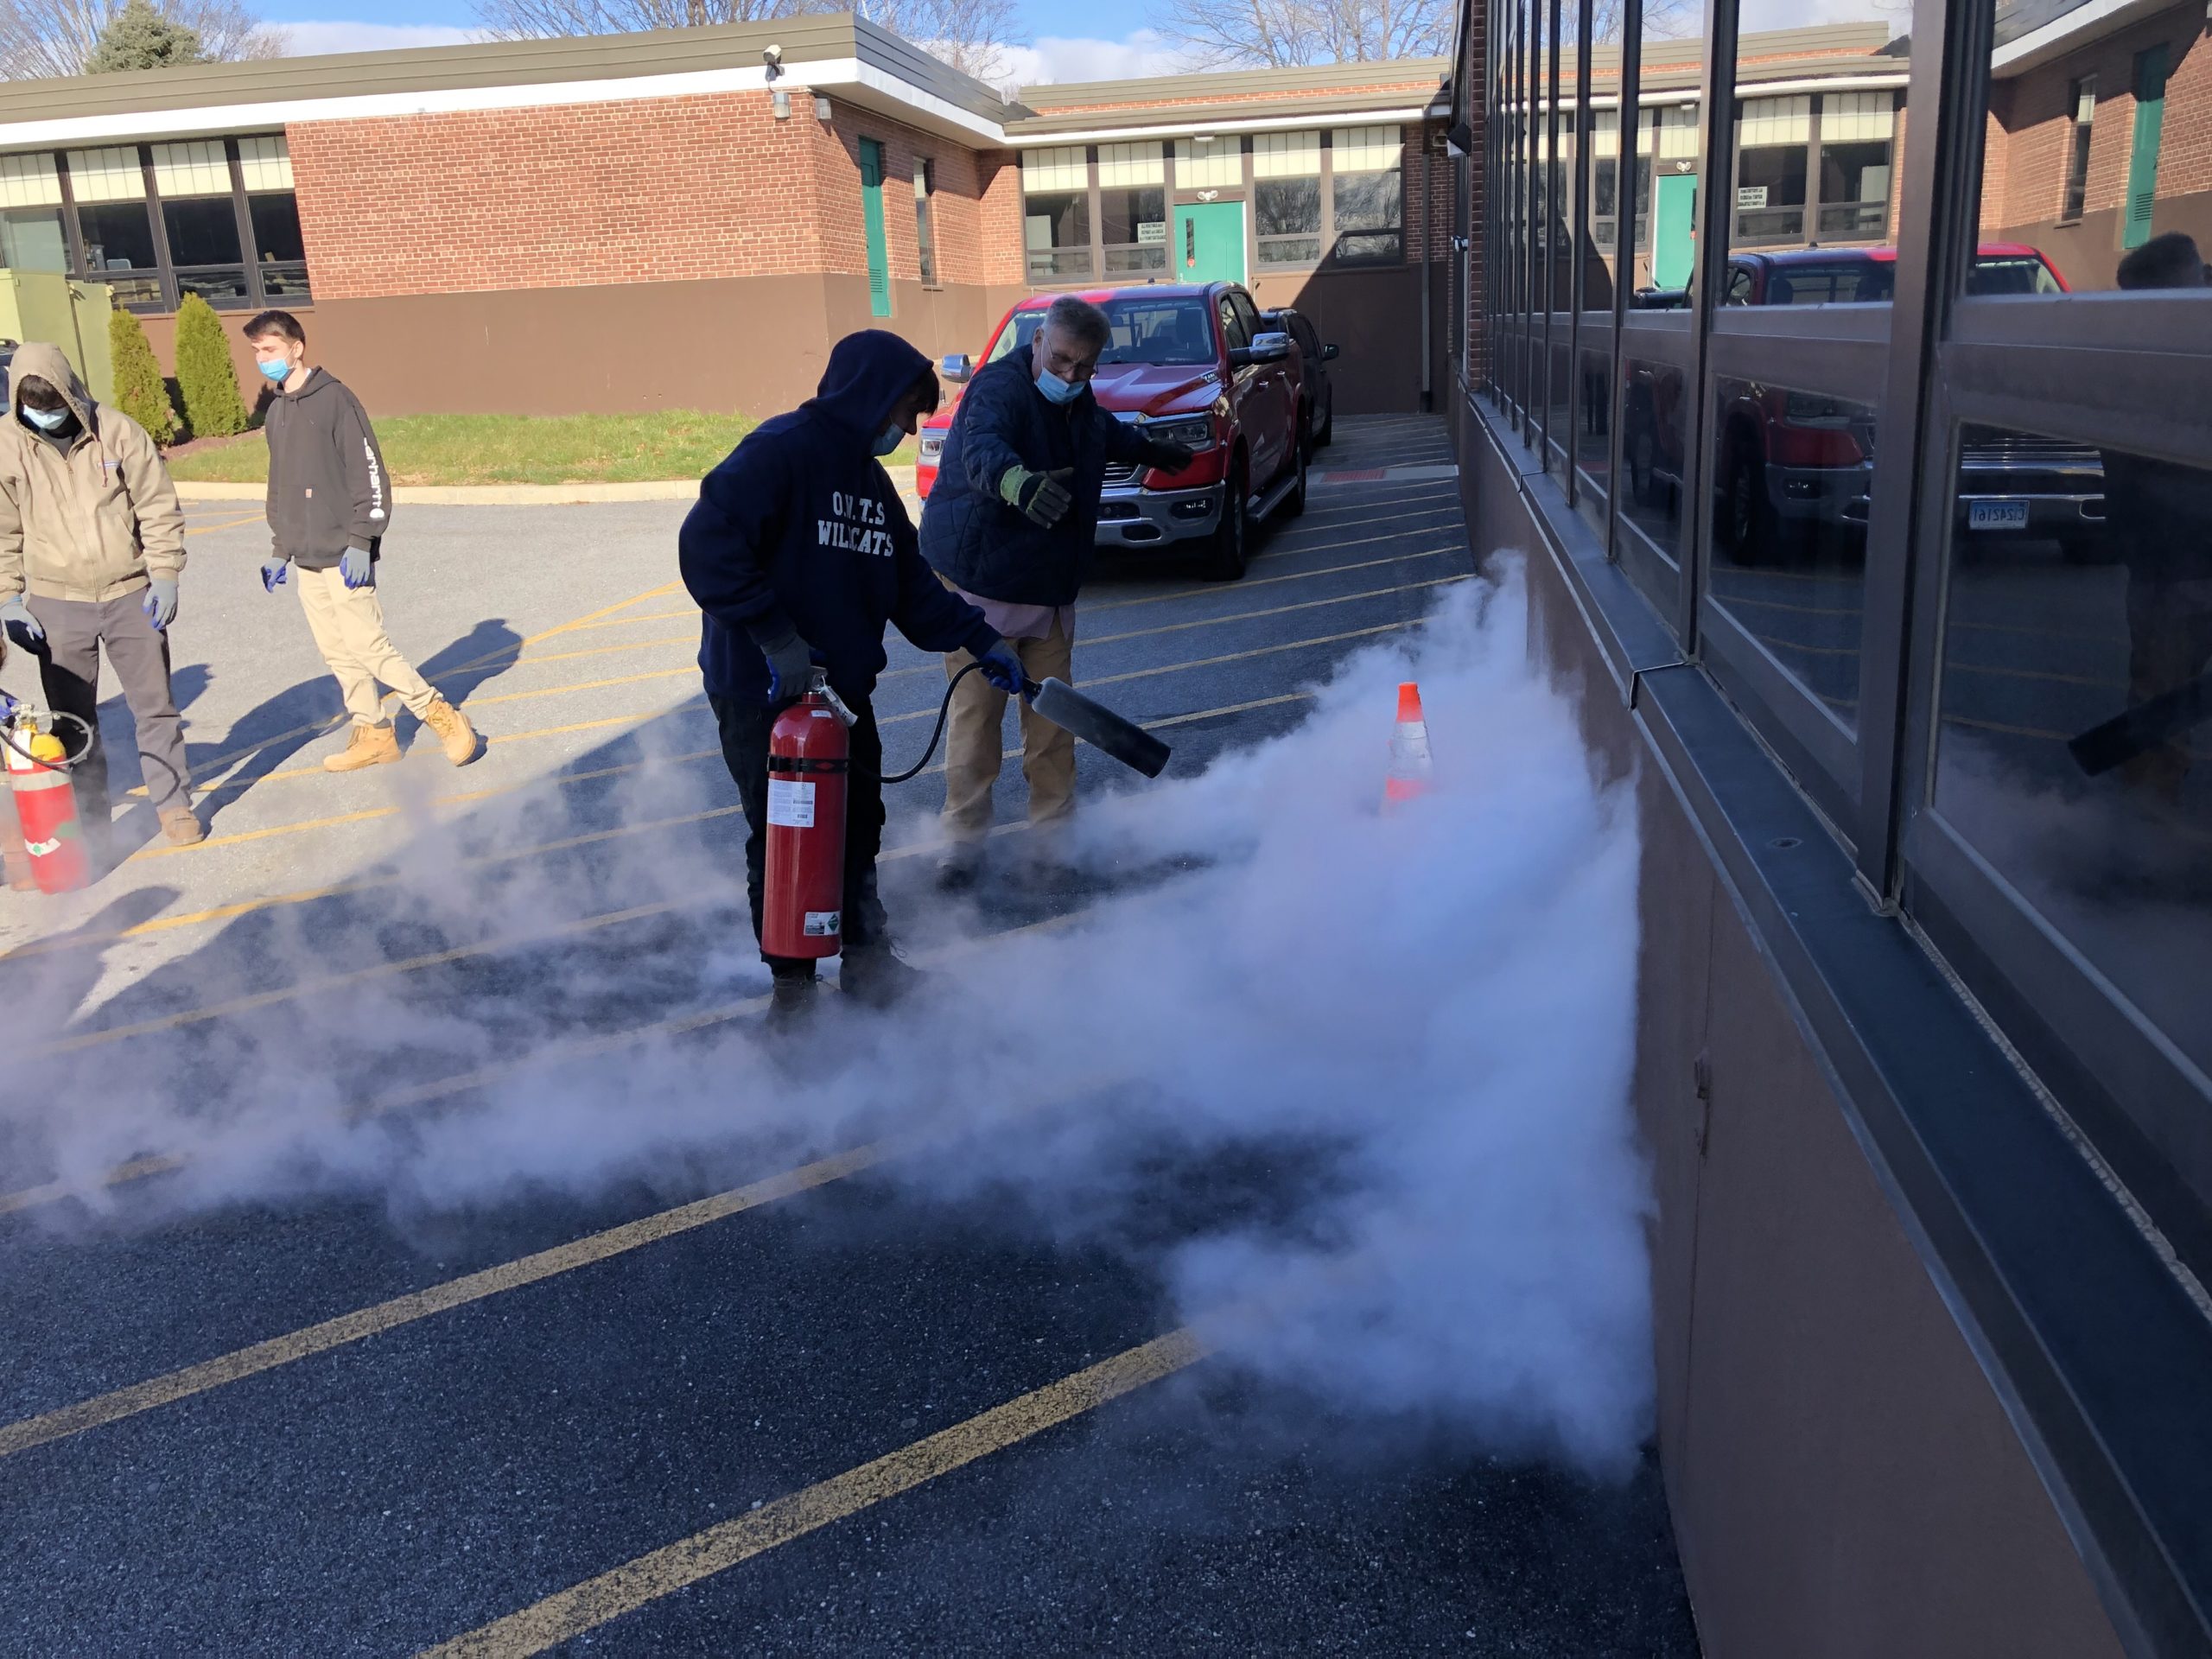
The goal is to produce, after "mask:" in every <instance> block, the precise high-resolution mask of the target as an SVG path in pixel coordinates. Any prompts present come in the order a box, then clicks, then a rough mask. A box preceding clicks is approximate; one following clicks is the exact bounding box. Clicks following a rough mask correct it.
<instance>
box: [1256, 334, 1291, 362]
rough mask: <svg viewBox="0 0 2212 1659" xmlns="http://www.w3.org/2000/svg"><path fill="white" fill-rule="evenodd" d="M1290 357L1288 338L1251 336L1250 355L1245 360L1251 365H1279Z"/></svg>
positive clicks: (1285, 335) (1264, 335) (1278, 335)
mask: <svg viewBox="0 0 2212 1659" xmlns="http://www.w3.org/2000/svg"><path fill="white" fill-rule="evenodd" d="M1289 355H1290V336H1289V335H1288V334H1255V335H1253V336H1252V346H1251V354H1250V356H1249V358H1248V359H1246V360H1247V361H1249V362H1253V363H1280V362H1281V361H1282V360H1283V359H1285V358H1287V357H1288V356H1289Z"/></svg>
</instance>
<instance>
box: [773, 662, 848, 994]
mask: <svg viewBox="0 0 2212 1659" xmlns="http://www.w3.org/2000/svg"><path fill="white" fill-rule="evenodd" d="M851 753H852V747H851V741H850V740H849V738H848V736H847V735H846V731H845V721H844V717H843V715H842V711H841V709H839V707H838V706H837V702H836V698H835V697H833V696H831V695H830V693H829V683H828V680H827V678H826V677H825V676H824V675H823V671H821V670H820V669H817V670H815V671H814V677H813V680H812V682H811V683H810V684H809V685H808V687H807V690H806V695H805V696H803V697H801V698H800V699H799V700H798V702H795V703H793V704H792V705H791V707H790V708H788V709H785V710H784V712H783V713H782V714H781V715H779V716H777V719H776V723H775V726H774V727H773V728H772V729H771V731H770V732H769V734H768V845H767V849H766V850H767V857H766V872H765V875H764V878H763V880H764V884H765V885H764V887H763V890H762V892H761V895H760V949H761V951H762V953H763V954H764V955H766V956H771V957H797V958H819V957H834V956H836V954H837V952H838V950H840V949H841V948H842V945H843V944H844V893H845V780H846V774H847V772H848V769H849V766H850V763H851Z"/></svg>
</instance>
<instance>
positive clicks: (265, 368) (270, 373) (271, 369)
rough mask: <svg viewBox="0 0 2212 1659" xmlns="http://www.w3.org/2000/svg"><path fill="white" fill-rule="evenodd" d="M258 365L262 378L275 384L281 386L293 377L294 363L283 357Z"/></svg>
mask: <svg viewBox="0 0 2212 1659" xmlns="http://www.w3.org/2000/svg"><path fill="white" fill-rule="evenodd" d="M256 366H257V368H259V369H260V371H261V378H263V379H264V380H266V381H268V382H269V384H270V385H274V386H281V385H283V384H284V383H285V382H286V381H287V380H289V379H290V378H292V365H290V364H289V363H287V362H285V361H284V360H283V359H282V358H279V359H277V361H276V362H274V363H261V364H257V365H256Z"/></svg>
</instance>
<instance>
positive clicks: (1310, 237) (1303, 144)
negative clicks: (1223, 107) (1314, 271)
mask: <svg viewBox="0 0 2212 1659" xmlns="http://www.w3.org/2000/svg"><path fill="white" fill-rule="evenodd" d="M1252 217H1253V219H1254V222H1255V225H1256V226H1257V228H1258V243H1259V262H1260V264H1263V265H1318V264H1320V263H1321V135H1320V134H1319V132H1263V133H1261V134H1259V135H1258V136H1257V137H1255V138H1254V139H1253V140H1252Z"/></svg>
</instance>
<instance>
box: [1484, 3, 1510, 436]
mask: <svg viewBox="0 0 2212 1659" xmlns="http://www.w3.org/2000/svg"><path fill="white" fill-rule="evenodd" d="M1497 37H1498V21H1497V5H1496V4H1495V3H1490V4H1485V5H1484V7H1483V213H1482V226H1483V229H1482V238H1483V239H1482V251H1483V256H1482V257H1483V270H1482V277H1483V375H1482V381H1483V387H1484V390H1485V391H1488V392H1489V393H1490V395H1491V401H1492V402H1493V403H1495V402H1497V398H1498V385H1497V332H1498V319H1499V317H1500V316H1501V315H1503V306H1502V305H1501V303H1500V298H1499V294H1498V287H1497V164H1498V163H1497V158H1498V152H1499V149H1500V146H1501V145H1503V143H1504V138H1503V132H1504V123H1503V121H1502V120H1500V119H1499V117H1500V116H1501V115H1502V114H1503V108H1504V102H1505V100H1504V99H1503V98H1502V97H1501V96H1500V95H1499V92H1498V82H1499V80H1500V79H1501V77H1502V75H1503V70H1501V69H1500V68H1499V67H1498V57H1497Z"/></svg>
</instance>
